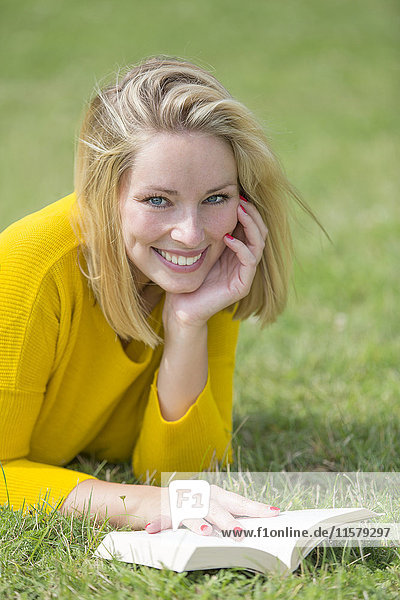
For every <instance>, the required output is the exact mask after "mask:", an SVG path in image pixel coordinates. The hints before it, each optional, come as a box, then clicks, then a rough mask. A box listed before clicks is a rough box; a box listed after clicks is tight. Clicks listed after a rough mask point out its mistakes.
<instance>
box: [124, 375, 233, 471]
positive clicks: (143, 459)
mask: <svg viewBox="0 0 400 600" xmlns="http://www.w3.org/2000/svg"><path fill="white" fill-rule="evenodd" d="M157 375H158V372H156V374H155V377H154V379H153V384H152V386H151V390H150V395H149V401H148V404H147V407H146V411H145V414H144V418H143V423H142V428H141V435H140V438H139V440H138V442H137V444H136V447H135V450H134V453H133V470H134V473H135V474H136V476H138V477H141V476H142V475H144V474H145V473H146V471H147V472H148V473H150V474H151V473H153V472H154V471H156V474H155V478H156V481H157V482H159V481H160V475H161V473H162V472H163V471H164V472H167V471H168V472H169V471H201V470H204V469H208V468H209V467H210V463H211V462H212V460H213V459H214V460H215V458H216V459H218V460H222V459H223V458H224V457H226V455H228V458H230V453H229V450H230V436H231V432H230V431H227V430H226V428H225V426H224V423H223V421H222V419H221V415H220V413H219V410H218V407H217V405H216V403H215V399H214V397H213V394H212V392H211V385H210V374H209V373H208V378H207V383H206V385H205V387H204V389H203V391H202V392H201V394H200V395H199V396H198V398H197V400H196V402H195V403H194V404H192V406H191V407H190V408H189V409H188V411H187V412H186V413H185V414H184V415H183V417H181V418H180V419H178V420H176V421H166V420H165V419H164V418H163V416H162V414H161V410H160V404H159V400H158V393H157V385H156V382H157Z"/></svg>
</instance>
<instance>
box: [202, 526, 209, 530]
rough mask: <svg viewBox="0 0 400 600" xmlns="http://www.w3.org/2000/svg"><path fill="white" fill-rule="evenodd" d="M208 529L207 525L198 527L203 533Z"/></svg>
mask: <svg viewBox="0 0 400 600" xmlns="http://www.w3.org/2000/svg"><path fill="white" fill-rule="evenodd" d="M208 527H209V525H202V526H201V527H200V529H201V530H202V531H205V530H206V529H208Z"/></svg>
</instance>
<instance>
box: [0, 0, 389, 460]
mask: <svg viewBox="0 0 400 600" xmlns="http://www.w3.org/2000/svg"><path fill="white" fill-rule="evenodd" d="M0 11H1V18H0V28H1V29H0V40H1V46H2V59H3V60H2V61H1V67H0V69H1V73H0V76H1V88H0V102H1V104H0V132H1V150H0V151H1V160H0V169H1V184H2V199H1V206H0V210H1V212H0V225H1V228H4V227H5V226H6V225H8V224H9V223H11V222H12V221H13V220H15V219H17V218H20V217H21V216H23V215H25V214H27V213H29V212H31V211H33V210H36V209H38V208H41V207H43V206H44V205H46V204H48V203H50V202H54V201H55V200H57V199H59V198H61V197H62V196H64V195H66V194H68V193H70V192H71V191H72V189H73V162H74V160H73V154H74V145H75V138H76V135H77V132H78V127H79V123H80V119H81V116H82V112H83V107H84V104H85V101H86V100H87V99H88V98H89V96H90V94H91V91H92V88H93V86H94V84H95V82H96V81H98V80H100V81H101V80H104V78H106V79H107V78H108V77H109V76H110V74H112V73H113V72H114V71H116V70H117V69H118V68H119V67H121V66H124V65H126V64H130V63H134V62H136V61H138V60H140V59H141V58H143V57H144V56H147V55H151V54H158V53H164V54H172V55H178V56H181V57H184V58H187V59H189V60H193V61H195V62H197V63H199V64H201V65H202V66H205V67H206V68H209V69H211V70H212V71H213V72H214V73H215V75H216V76H217V77H218V78H219V79H220V80H221V81H222V82H223V84H224V85H225V86H226V87H227V88H228V89H229V90H230V91H231V93H232V94H233V95H234V96H235V97H237V98H238V99H240V100H241V101H243V102H244V103H245V104H247V105H248V106H249V107H250V108H251V109H252V110H253V111H254V112H255V113H256V115H257V116H258V118H259V120H260V121H261V122H262V124H263V125H264V127H265V129H266V131H267V132H268V134H269V135H270V137H271V138H272V141H273V146H274V148H275V149H276V151H277V152H278V154H279V155H280V157H281V159H282V162H283V164H284V166H285V168H286V171H287V174H288V176H289V179H290V180H291V181H292V182H293V184H294V185H295V186H296V187H297V188H298V189H299V190H300V192H301V194H302V196H303V198H304V199H305V201H306V202H307V203H309V205H310V206H311V207H312V209H313V210H314V211H315V212H316V214H317V215H318V217H319V218H320V220H321V222H322V223H323V225H324V226H325V228H326V229H327V230H328V232H329V234H330V236H331V238H332V240H333V245H331V244H329V243H328V241H327V240H326V238H325V237H324V236H323V235H322V234H321V232H320V231H319V230H318V228H317V227H316V226H315V224H313V222H312V221H311V220H310V219H308V218H305V216H304V215H300V214H299V222H298V223H297V224H296V225H295V229H294V232H295V246H296V250H297V257H298V261H297V262H296V264H295V285H296V290H297V295H296V294H293V293H292V294H291V297H290V301H289V305H288V309H287V311H286V312H285V313H284V315H283V316H282V317H281V318H280V319H279V320H278V322H277V323H276V324H274V325H273V326H272V327H271V328H269V329H267V330H266V331H265V332H264V333H263V335H262V336H260V335H259V330H258V328H257V326H256V324H255V323H253V322H248V323H246V325H245V327H243V328H242V330H241V337H240V344H239V352H240V360H238V363H237V372H236V382H237V385H236V390H237V391H236V399H235V419H236V425H237V426H239V425H240V423H241V422H242V420H243V419H244V418H249V419H250V423H249V424H248V425H246V427H245V428H244V429H242V431H241V433H240V434H239V437H238V441H239V443H240V444H241V445H243V446H244V447H245V448H246V450H248V452H249V455H248V459H247V464H253V466H255V467H257V468H258V469H263V468H267V467H274V468H278V469H281V468H295V467H301V468H303V469H307V468H312V467H315V468H319V467H320V466H321V465H322V467H323V466H324V464H325V466H326V465H328V466H329V465H331V466H332V468H342V467H347V468H349V467H350V468H366V467H367V466H369V467H370V468H371V467H373V468H376V467H377V465H384V466H385V467H386V468H394V467H395V466H399V459H398V456H399V452H398V450H399V447H398V444H399V443H398V442H397V437H398V436H397V432H398V425H399V423H398V414H399V411H398V401H399V367H398V359H399V349H400V348H399V338H400V336H399V329H400V327H399V317H398V301H399V270H398V262H399V257H400V252H399V250H400V242H399V240H400V235H399V234H400V226H399V212H398V191H399V186H398V163H399V155H398V145H397V142H398V139H397V134H398V125H399V110H398V107H399V63H398V58H399V12H400V11H399V3H398V2H397V1H395V0H352V1H350V0H329V1H321V0H305V1H298V0H285V1H279V0H252V1H249V2H239V1H238V0H202V1H201V2H200V1H198V2H195V1H187V0H170V1H169V2H162V1H161V0H147V1H146V2H140V1H138V0H117V1H114V2H111V1H110V0H96V1H86V2H85V1H82V0H69V1H68V2H67V1H66V0H59V1H57V2H54V1H50V0H36V1H27V0H19V1H18V2H13V1H11V0H2V1H1V4H0ZM393 415H395V419H393ZM321 428H322V429H321ZM258 430H259V435H257V431H258ZM321 432H322V433H321ZM240 436H242V437H240ZM349 436H350V437H349ZM345 439H347V450H348V453H347V454H345V455H344V454H343V445H342V442H343V440H345ZM360 439H362V440H364V441H363V443H362V445H361V446H360V445H357V444H358V441H359V440H360ZM352 444H355V445H354V447H352ZM351 447H352V448H353V449H352V450H351ZM243 451H244V450H243ZM254 452H255V454H254ZM380 452H381V454H379V453H380ZM254 456H256V457H257V458H254ZM343 456H345V458H343ZM368 457H369V458H368Z"/></svg>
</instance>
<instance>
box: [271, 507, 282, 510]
mask: <svg viewBox="0 0 400 600" xmlns="http://www.w3.org/2000/svg"><path fill="white" fill-rule="evenodd" d="M271 510H281V509H280V508H277V507H276V506H271Z"/></svg>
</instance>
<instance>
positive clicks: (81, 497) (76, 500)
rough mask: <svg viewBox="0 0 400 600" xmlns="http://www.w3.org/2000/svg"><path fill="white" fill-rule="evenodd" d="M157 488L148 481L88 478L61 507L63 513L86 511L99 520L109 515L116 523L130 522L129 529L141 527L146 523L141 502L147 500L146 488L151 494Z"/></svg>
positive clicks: (110, 519)
mask: <svg viewBox="0 0 400 600" xmlns="http://www.w3.org/2000/svg"><path fill="white" fill-rule="evenodd" d="M158 489H159V488H158ZM156 490H157V488H154V487H153V486H148V485H128V484H120V483H111V482H108V481H100V480H97V479H91V480H87V481H84V482H82V483H80V484H79V485H77V486H76V487H75V488H74V489H73V490H72V491H71V492H70V494H69V495H68V496H67V498H66V499H65V501H64V503H63V505H62V507H61V511H62V512H63V513H64V514H74V513H78V514H80V515H86V514H89V515H91V516H96V517H97V518H99V519H100V520H101V521H104V520H106V519H108V520H109V522H110V523H111V524H112V525H115V526H126V525H130V526H131V527H132V529H144V527H145V526H146V524H147V520H146V514H145V511H144V506H146V505H147V504H148V503H147V501H146V498H147V497H148V494H149V491H150V492H151V493H152V495H154V492H156ZM148 518H149V517H147V519H148Z"/></svg>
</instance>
